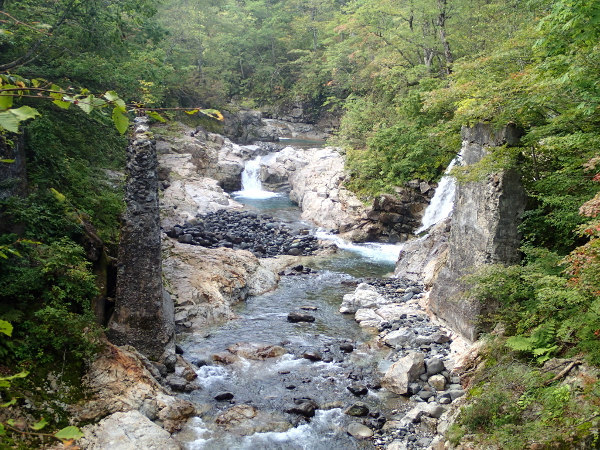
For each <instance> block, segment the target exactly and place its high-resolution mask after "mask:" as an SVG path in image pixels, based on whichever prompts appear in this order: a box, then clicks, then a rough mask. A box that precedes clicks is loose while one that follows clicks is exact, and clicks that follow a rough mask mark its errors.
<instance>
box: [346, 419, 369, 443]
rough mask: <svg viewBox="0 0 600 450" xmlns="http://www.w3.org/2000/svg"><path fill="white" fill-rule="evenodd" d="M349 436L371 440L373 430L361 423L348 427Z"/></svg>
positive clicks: (353, 423)
mask: <svg viewBox="0 0 600 450" xmlns="http://www.w3.org/2000/svg"><path fill="white" fill-rule="evenodd" d="M347 431H348V434H349V435H350V436H352V437H353V438H355V439H369V438H371V437H373V430H371V429H370V428H369V427H367V426H365V425H363V424H362V423H359V422H352V423H351V424H350V425H348V430H347Z"/></svg>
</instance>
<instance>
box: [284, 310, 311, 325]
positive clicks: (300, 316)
mask: <svg viewBox="0 0 600 450" xmlns="http://www.w3.org/2000/svg"><path fill="white" fill-rule="evenodd" d="M287 321H288V322H292V323H298V322H314V321H315V316H311V315H310V314H306V313H301V312H291V313H289V314H288V316H287Z"/></svg>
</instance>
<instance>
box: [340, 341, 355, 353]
mask: <svg viewBox="0 0 600 450" xmlns="http://www.w3.org/2000/svg"><path fill="white" fill-rule="evenodd" d="M340 350H341V351H343V352H344V353H352V352H353V351H354V345H352V344H350V343H344V344H340Z"/></svg>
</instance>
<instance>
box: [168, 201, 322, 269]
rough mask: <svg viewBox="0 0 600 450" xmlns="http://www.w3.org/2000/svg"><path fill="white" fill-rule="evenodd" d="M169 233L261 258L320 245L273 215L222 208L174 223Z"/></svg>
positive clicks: (305, 252) (183, 240)
mask: <svg viewBox="0 0 600 450" xmlns="http://www.w3.org/2000/svg"><path fill="white" fill-rule="evenodd" d="M167 235H168V236H169V237H172V238H175V239H177V240H178V241H179V242H181V243H184V244H192V245H201V246H203V247H208V248H218V247H227V248H233V249H236V250H249V251H251V252H252V253H253V254H254V255H255V256H257V257H261V258H262V257H267V258H268V257H273V256H277V255H292V256H300V255H304V256H306V255H311V254H313V253H314V252H315V251H316V250H318V249H319V248H320V247H319V242H318V240H317V238H316V237H315V236H312V235H308V234H307V235H303V234H296V233H295V232H294V231H293V230H292V229H290V228H289V227H287V226H286V225H285V224H283V223H281V222H277V221H276V220H274V219H273V218H272V217H270V216H267V215H262V214H260V215H259V214H256V213H253V212H244V211H226V210H220V211H216V212H213V213H208V214H206V215H203V216H198V217H197V218H196V219H194V220H191V221H189V222H186V223H185V224H183V225H175V226H174V227H173V228H171V229H170V230H169V231H168V232H167Z"/></svg>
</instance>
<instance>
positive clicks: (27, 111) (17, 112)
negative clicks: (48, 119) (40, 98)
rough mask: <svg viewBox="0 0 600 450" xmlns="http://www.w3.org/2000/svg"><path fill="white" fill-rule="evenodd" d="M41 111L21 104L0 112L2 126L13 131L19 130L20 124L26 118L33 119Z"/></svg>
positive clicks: (0, 124)
mask: <svg viewBox="0 0 600 450" xmlns="http://www.w3.org/2000/svg"><path fill="white" fill-rule="evenodd" d="M39 115H40V113H39V112H37V110H35V109H33V108H32V107H31V106H21V107H20V108H16V109H9V110H7V111H2V112H0V127H2V128H4V129H5V130H6V131H10V132H12V133H18V132H19V124H20V123H21V122H23V121H25V120H28V119H33V118H35V117H37V116H39Z"/></svg>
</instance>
